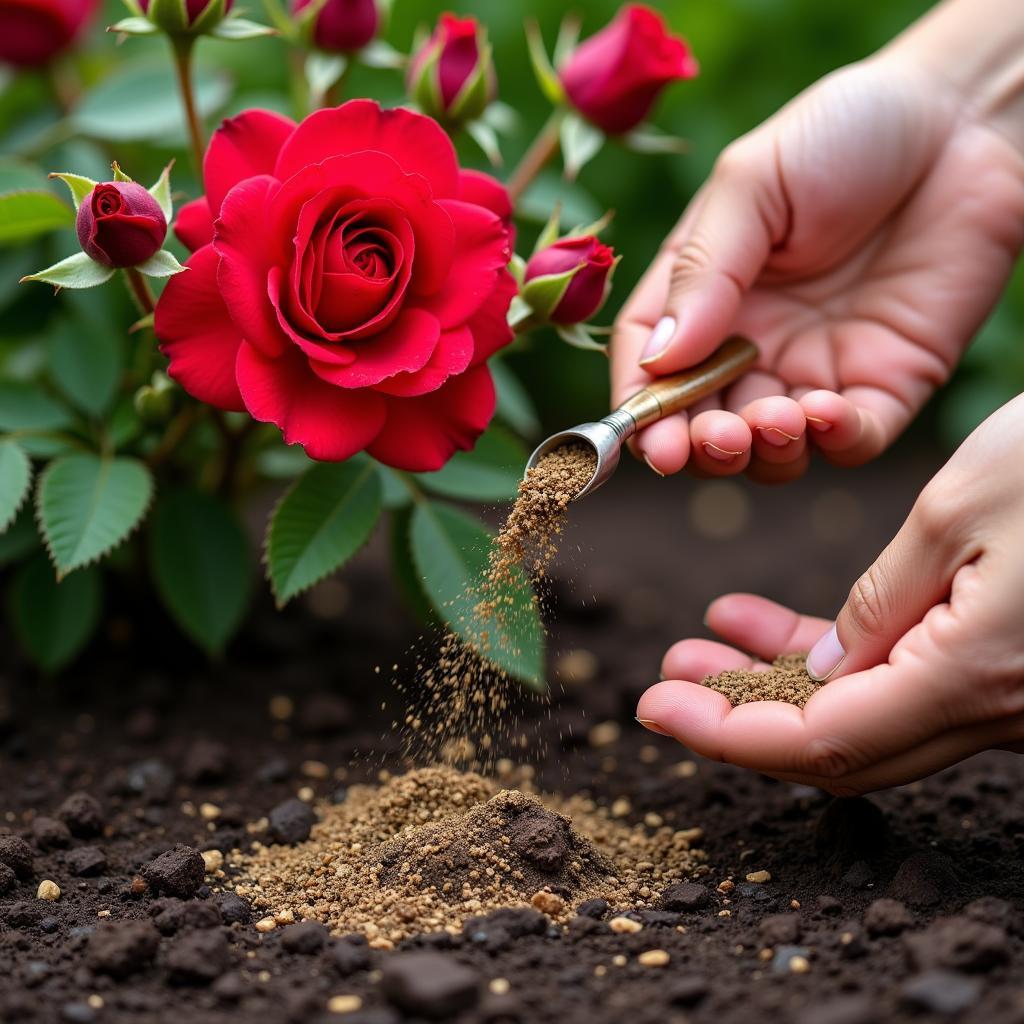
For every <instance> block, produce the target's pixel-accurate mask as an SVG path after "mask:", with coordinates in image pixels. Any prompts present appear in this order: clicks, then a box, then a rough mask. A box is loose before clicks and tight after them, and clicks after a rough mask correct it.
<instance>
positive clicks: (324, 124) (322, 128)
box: [275, 100, 458, 197]
mask: <svg viewBox="0 0 1024 1024" xmlns="http://www.w3.org/2000/svg"><path fill="white" fill-rule="evenodd" d="M365 150H376V151H378V152H383V153H387V154H389V155H390V156H392V157H393V158H394V159H395V160H396V161H397V162H398V164H399V165H400V166H401V168H402V170H404V171H406V172H407V173H414V174H419V175H422V177H424V178H425V179H426V180H427V181H428V182H430V186H431V189H432V191H433V194H434V196H436V197H449V196H455V195H456V194H457V192H458V162H457V161H456V158H455V149H454V147H453V146H452V143H451V140H450V139H449V138H448V136H447V135H446V134H445V133H444V131H443V130H442V129H441V127H440V126H439V125H438V124H437V122H436V121H433V120H431V118H429V117H424V116H423V115H422V114H414V113H413V112H412V111H410V110H401V109H397V110H382V109H381V107H380V106H379V105H378V104H376V103H374V102H373V101H372V100H350V101H349V102H348V103H343V104H342V105H341V106H340V107H332V108H328V109H326V110H317V111H315V112H314V113H312V114H310V115H309V117H307V118H306V119H305V120H304V121H303V122H302V124H300V125H299V127H298V128H297V129H296V130H295V133H294V135H292V137H291V138H290V139H289V140H288V141H287V142H286V143H285V144H284V146H283V147H282V148H281V153H280V156H279V157H278V159H277V166H276V169H275V173H276V175H277V176H278V177H279V178H280V179H281V180H282V181H284V180H286V179H287V178H290V177H291V176H292V175H293V174H297V173H298V172H299V171H301V170H302V169H303V168H304V167H306V166H307V165H309V164H317V163H321V162H322V161H324V160H327V159H329V158H330V157H335V156H340V155H345V154H350V153H358V152H361V151H365Z"/></svg>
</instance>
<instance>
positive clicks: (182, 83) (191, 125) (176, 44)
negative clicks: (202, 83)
mask: <svg viewBox="0 0 1024 1024" xmlns="http://www.w3.org/2000/svg"><path fill="white" fill-rule="evenodd" d="M194 44H195V40H194V39H191V38H188V37H182V38H178V39H173V40H172V41H171V46H172V49H173V50H174V66H175V69H176V70H177V72H178V85H179V87H180V88H181V100H182V102H183V103H184V105H185V121H186V123H187V125H188V137H189V140H190V142H191V144H192V160H193V162H194V163H195V169H196V173H197V174H200V175H202V173H203V154H204V153H205V152H206V142H205V141H204V139H203V124H202V121H200V119H199V111H198V110H196V98H195V93H194V91H193V89H192V47H193V45H194Z"/></svg>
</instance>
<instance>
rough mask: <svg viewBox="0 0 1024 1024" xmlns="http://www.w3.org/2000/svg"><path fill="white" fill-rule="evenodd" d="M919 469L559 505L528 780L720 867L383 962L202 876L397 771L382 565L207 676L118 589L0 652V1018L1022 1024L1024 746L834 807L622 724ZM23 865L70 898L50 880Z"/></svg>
mask: <svg viewBox="0 0 1024 1024" xmlns="http://www.w3.org/2000/svg"><path fill="white" fill-rule="evenodd" d="M933 466H934V462H931V463H929V462H922V463H919V462H914V461H911V460H909V459H908V458H907V457H906V456H904V457H902V458H901V457H900V456H898V455H897V456H892V457H891V458H890V459H889V460H887V461H886V462H883V463H882V464H881V465H879V466H876V467H874V468H871V469H868V470H864V471H860V472H857V473H849V472H847V473H843V474H838V473H834V472H832V471H827V470H826V471H821V472H818V473H817V474H816V476H815V478H814V479H813V481H812V482H811V483H808V484H801V485H795V486H792V487H787V488H785V489H781V490H778V491H765V490H761V489H753V488H751V489H747V487H746V485H733V484H729V485H727V486H723V485H722V484H721V483H712V484H705V485H699V486H698V485H695V484H694V483H693V482H692V481H682V480H681V481H679V482H675V481H657V480H654V479H653V478H650V479H648V477H647V476H646V475H644V474H642V473H641V472H633V473H632V475H630V472H631V469H632V467H627V466H624V467H623V470H622V471H621V472H622V475H621V476H620V478H619V479H617V480H616V481H615V482H614V483H613V484H612V485H609V486H608V487H606V488H604V489H603V490H602V491H601V492H600V493H599V494H598V495H596V496H595V497H594V498H588V499H586V501H584V502H581V503H580V505H579V507H578V510H577V509H576V508H575V507H574V515H573V526H572V528H571V533H570V535H569V536H570V538H571V543H568V544H567V545H566V546H567V548H573V549H575V548H576V547H577V546H578V547H579V549H580V554H579V556H578V558H577V559H576V564H575V565H574V566H572V567H569V568H567V567H566V566H564V565H563V566H562V568H561V569H560V570H558V571H557V572H556V574H555V576H556V579H555V582H556V589H557V591H558V599H559V603H558V608H559V617H558V620H557V622H556V634H555V639H554V641H553V645H552V646H553V649H554V654H553V657H552V677H553V678H554V679H556V680H561V684H560V686H558V687H556V690H558V691H561V690H563V688H564V692H556V700H555V701H554V703H553V705H552V707H551V709H550V712H549V711H548V710H547V709H544V708H542V707H540V706H537V708H536V710H535V711H534V712H533V714H534V715H535V718H534V719H533V720H532V724H531V720H527V721H526V722H525V723H524V724H525V725H526V726H528V727H529V729H528V731H529V732H530V735H531V738H532V739H533V740H534V741H536V744H537V749H544V748H545V746H546V748H547V751H548V753H547V755H546V756H545V757H544V758H543V760H542V761H541V762H540V763H539V764H538V765H537V772H536V778H535V782H536V784H537V786H538V788H540V789H543V790H545V791H561V792H563V793H565V792H580V791H586V792H587V793H589V795H590V797H591V798H592V800H593V801H594V802H595V803H596V804H597V805H601V806H604V807H606V808H607V809H608V814H609V815H610V816H611V817H612V818H613V819H615V820H617V821H621V822H623V823H626V824H632V825H636V826H637V827H638V828H641V829H642V830H644V831H645V832H650V831H657V830H658V829H659V828H667V829H669V830H675V831H677V832H680V833H684V834H689V835H691V837H692V839H693V842H694V844H695V845H697V846H699V847H700V848H702V849H703V850H704V851H705V853H706V858H707V859H706V863H705V865H704V867H705V868H706V870H705V871H704V873H701V872H700V871H695V872H693V873H692V874H691V876H690V877H688V878H680V879H678V880H675V881H674V882H673V884H672V885H671V886H670V887H669V888H668V889H666V891H664V892H663V894H662V896H661V898H660V899H659V900H658V901H657V904H656V905H655V906H653V907H650V908H648V909H643V910H639V911H637V910H635V909H634V908H633V907H630V906H628V905H614V906H609V905H607V904H606V901H604V900H602V899H590V900H586V901H584V902H583V903H582V904H581V905H580V906H577V907H571V908H570V911H569V913H568V914H567V917H568V923H567V924H566V925H565V926H561V925H557V924H553V922H552V918H551V917H549V916H548V915H546V914H544V913H541V912H539V911H538V910H537V909H535V908H533V907H519V908H516V909H511V910H501V911H497V912H496V913H493V914H490V915H481V916H478V917H476V918H471V919H470V920H469V921H468V922H467V923H466V927H465V928H464V929H463V930H462V931H461V932H459V933H457V934H454V935H453V934H449V933H442V934H440V935H434V936H431V937H427V938H422V937H421V938H417V937H413V938H411V939H407V940H405V941H404V942H402V943H400V944H399V947H398V948H397V949H396V950H394V951H385V950H380V949H372V948H370V947H369V946H368V945H366V944H365V940H363V939H356V938H346V937H337V936H332V935H331V934H330V933H329V932H328V930H327V929H326V928H325V927H324V926H323V925H322V924H320V923H319V922H315V921H310V922H306V923H299V922H295V923H292V922H290V921H289V920H288V915H287V914H282V915H281V920H280V921H278V920H274V922H273V926H272V927H268V926H266V925H263V926H262V927H261V928H260V929H257V927H256V924H257V922H258V921H260V922H261V923H262V916H261V915H262V914H263V911H262V910H261V911H259V912H258V913H257V914H254V913H253V910H252V908H251V907H250V906H249V904H248V903H246V902H245V901H244V900H242V899H240V898H239V897H238V896H236V895H234V894H232V893H230V892H226V891H221V892H217V891H216V890H217V889H223V888H224V886H225V883H226V882H227V881H228V880H229V878H230V872H231V870H232V869H231V867H230V864H229V863H228V861H227V859H225V860H224V861H223V862H222V861H221V860H220V856H219V855H222V854H230V851H231V850H232V849H235V848H243V849H244V848H247V847H249V846H251V844H252V842H253V841H254V840H255V839H257V838H258V836H260V835H263V834H266V830H269V829H271V828H273V829H275V830H277V834H279V837H280V838H279V840H278V841H283V842H294V843H301V842H303V841H304V838H305V837H306V836H308V835H309V834H310V829H311V827H313V823H312V822H311V820H310V815H309V814H308V809H309V806H310V803H311V801H312V802H313V803H314V804H315V802H316V800H318V799H324V800H330V801H343V800H344V799H345V798H346V796H347V790H348V788H349V787H351V786H352V785H354V784H356V783H358V782H361V781H365V780H372V781H376V779H377V773H378V771H379V770H380V769H381V768H382V767H385V766H392V767H394V766H395V762H396V760H397V757H398V755H399V753H400V748H401V742H400V739H399V737H397V736H394V735H392V734H390V732H389V731H388V726H389V723H390V722H391V721H392V720H393V719H394V717H395V709H393V708H390V707H388V708H384V709H382V708H381V702H382V700H385V699H388V700H390V699H391V698H390V695H385V694H382V692H381V689H380V685H379V679H378V678H377V677H375V676H374V674H373V666H374V665H377V664H385V665H387V664H391V663H392V662H393V661H394V652H396V651H401V650H405V649H406V648H407V647H408V645H409V643H410V642H411V641H412V640H413V639H414V638H415V635H416V633H417V632H418V628H417V627H416V626H415V624H413V623H411V622H408V620H407V619H406V618H405V617H404V616H403V614H402V613H401V612H400V610H399V609H398V608H397V607H396V606H395V604H394V601H393V597H392V595H391V591H390V587H389V584H388V582H387V580H386V577H385V575H384V573H383V572H382V571H381V568H380V566H381V559H382V554H381V552H380V550H378V549H371V550H370V551H369V552H367V553H366V554H365V555H364V556H362V557H361V559H360V561H359V563H358V564H357V565H355V566H354V567H353V569H352V571H351V572H350V573H348V575H347V576H346V577H345V578H344V583H343V585H339V584H337V583H333V584H331V585H329V587H328V588H327V589H326V590H321V591H320V592H319V593H318V594H317V595H315V597H314V599H313V600H311V601H310V602H308V603H307V604H306V606H305V608H304V609H303V608H297V609H296V610H295V611H293V612H290V613H289V614H287V615H285V616H277V615H275V614H274V613H272V612H271V611H270V610H269V609H266V610H262V611H259V612H258V613H257V614H256V615H255V616H254V618H253V621H252V624H251V626H250V628H249V629H248V630H247V631H246V633H245V635H244V636H243V637H242V638H241V639H240V640H239V642H238V643H237V644H236V645H235V646H234V648H233V650H232V652H231V656H230V658H229V660H228V662H227V664H226V665H225V666H220V667H215V668H208V667H206V666H205V665H204V664H203V663H202V662H201V661H200V660H199V659H198V658H196V657H194V656H193V655H191V654H189V653H188V652H187V651H186V650H185V649H184V646H183V645H182V644H181V643H180V642H179V641H178V640H177V638H176V636H175V635H174V634H173V631H172V629H171V627H170V626H167V625H166V624H165V623H164V621H163V620H162V619H161V618H160V617H159V616H158V614H157V613H156V612H155V611H154V610H152V609H149V608H148V607H147V605H146V602H145V598H144V595H142V594H141V593H133V592H125V593H122V594H121V595H120V601H119V607H120V608H121V609H123V611H122V612H119V613H117V614H116V615H114V616H112V617H111V618H110V620H109V621H108V624H107V625H108V628H107V631H106V634H107V635H106V638H105V640H104V643H103V644H101V645H99V646H98V647H97V649H96V650H94V651H93V652H91V654H90V656H89V658H88V659H87V660H86V661H85V662H84V663H83V665H82V666H81V667H80V668H79V669H78V670H76V671H74V672H72V673H70V674H69V675H68V676H67V677H66V678H65V679H62V680H61V681H59V682H54V683H45V682H43V683H40V682H39V681H38V680H36V679H33V678H32V676H31V675H30V674H29V672H28V671H27V670H26V669H25V668H24V667H23V666H22V665H21V664H20V663H19V662H18V661H17V660H16V658H15V656H14V655H13V654H12V653H11V651H12V644H11V643H10V642H6V643H4V647H3V649H4V651H5V654H4V658H5V661H4V662H3V663H2V667H0V814H2V815H3V817H2V819H0V830H6V832H7V833H9V834H10V835H12V836H17V837H19V838H21V839H22V840H24V841H23V842H17V841H15V840H13V839H10V838H3V839H0V863H2V864H3V865H4V867H2V868H0V1020H2V1021H4V1022H8V1021H10V1022H15V1021H17V1022H19V1024H20V1022H30V1024H31V1022H36V1021H39V1022H51V1021H54V1022H63V1021H71V1022H82V1024H90V1022H97V1024H102V1022H117V1024H121V1022H125V1024H127V1022H132V1024H139V1022H141V1024H147V1022H158V1021H159V1022H164V1021H180V1020H187V1021H189V1024H213V1022H223V1024H229V1022H230V1024H234V1022H243V1021H244V1022H250V1021H267V1022H278V1021H283V1022H290V1021H296V1022H299V1021H301V1022H303V1024H305V1022H312V1024H326V1022H328V1021H333V1022H341V1021H344V1022H347V1024H396V1022H400V1021H409V1022H412V1021H421V1020H425V1019H426V1020H431V1019H432V1020H453V1021H458V1022H461V1024H470V1022H474V1024H475V1022H484V1021H487V1022H492V1024H497V1022H509V1024H511V1022H516V1021H521V1022H523V1024H532V1022H542V1024H543V1022H549V1021H550V1022H558V1024H575V1022H584V1021H585V1022H588V1024H591V1022H606V1021H607V1022H615V1024H618V1022H621V1021H623V1020H626V1019H628V1020H629V1021H630V1022H631V1024H647V1022H651V1024H655V1022H657V1024H665V1022H679V1024H682V1022H683V1021H694V1022H697V1024H700V1022H704V1021H707V1022H714V1024H741V1022H742V1024H746V1022H748V1021H751V1020H759V1019H770V1020H772V1021H777V1022H780V1024H787V1022H790V1021H792V1022H794V1024H859V1022H862V1024H870V1022H876V1021H908V1022H909V1021H939V1020H950V1019H953V1020H962V1021H971V1022H974V1021H977V1022H985V1024H990V1022H995V1024H1010V1022H1021V1021H1024V989H1022V987H1021V984H1020V981H1019V979H1020V976H1021V969H1022V967H1024V918H1022V914H1021V908H1022V907H1024V873H1022V871H1021V867H1020V860H1021V848H1022V843H1024V807H1022V805H1021V802H1020V797H1019V793H1020V791H1021V788H1022V786H1024V761H1022V760H1021V759H1019V758H1018V757H1017V756H1016V755H1012V754H999V753H992V754H986V755H983V756H980V757H978V758H975V759H972V760H971V761H969V762H967V763H965V764H963V765H961V766H958V767H956V768H953V769H950V770H949V771H947V772H944V773H943V774H941V775H939V776H936V777H935V778H932V779H928V780H925V781H923V782H921V783H918V784H915V785H912V786H908V787H905V788H902V789H899V790H894V791H890V792H887V793H883V794H877V795H874V796H872V797H870V798H869V799H857V800H844V801H835V800H831V799H830V798H828V797H827V796H826V795H824V794H822V793H820V792H818V791H816V790H813V789H809V788H806V787H802V786H794V785H789V784H783V783H778V782H773V781H771V780H768V779H764V778H760V777H758V776H756V775H753V774H751V773H749V772H746V771H743V770H740V769H734V768H732V767H729V766H725V765H718V764H713V763H710V762H707V761H704V760H702V759H700V758H698V757H695V756H693V755H692V754H690V753H689V752H687V751H686V750H684V749H682V748H680V747H679V746H677V745H676V744H674V743H672V742H670V741H668V740H665V739H662V738H659V737H656V736H653V735H652V734H649V733H646V732H644V731H642V730H641V729H640V728H639V727H638V726H636V725H635V723H634V722H633V714H634V709H635V701H636V698H637V696H638V694H639V693H640V692H641V690H642V689H643V687H644V686H646V685H648V684H649V683H651V682H652V681H653V680H655V679H656V678H657V670H658V662H659V660H660V657H661V654H662V653H663V651H664V649H665V648H666V647H667V646H668V645H669V643H670V642H671V641H672V640H674V639H676V638H677V637H678V636H681V635H687V634H691V633H693V632H694V631H697V630H698V629H699V626H698V625H697V624H699V622H700V619H701V615H702V613H703V608H704V606H705V605H706V603H707V601H708V600H709V599H710V598H711V597H713V596H716V595H717V594H718V593H720V592H722V591H725V590H728V589H731V588H732V589H741V588H742V589H747V590H752V591H756V592H764V593H767V594H768V595H769V596H771V597H773V598H776V599H779V600H786V601H789V602H790V603H793V604H795V605H796V606H798V607H800V608H803V609H805V610H807V611H814V612H818V613H821V614H828V613H829V612H831V611H833V610H834V609H835V607H837V606H838V605H839V603H840V602H841V601H842V598H843V596H844V592H845V589H846V587H847V586H848V585H849V582H850V580H851V579H853V578H854V577H855V576H856V574H857V573H858V572H860V571H862V569H863V567H864V565H865V564H867V562H868V561H869V560H870V559H871V558H872V557H873V556H874V554H875V553H876V552H877V551H878V550H880V548H881V547H882V545H883V544H884V543H885V542H886V541H887V540H888V538H889V537H890V536H891V534H892V533H893V532H894V530H895V528H896V527H897V526H898V525H899V522H900V521H901V519H902V517H903V516H904V515H905V513H906V511H907V510H908V509H909V507H910V504H911V502H912V499H913V497H914V494H915V493H916V491H917V489H918V488H919V487H920V486H921V485H922V484H923V482H924V481H925V480H926V479H927V476H928V474H929V471H930V470H931V469H932V468H933ZM823 496H827V497H828V500H827V501H825V498H824V497H823ZM751 501H754V502H756V510H757V515H756V517H754V516H753V514H752V506H751ZM709 509H710V512H709ZM869 509H870V514H868V510H869ZM570 571H571V573H572V575H573V578H574V579H575V581H576V582H575V585H574V586H572V587H570V586H567V585H566V584H564V582H562V583H559V582H558V580H559V579H561V580H563V581H564V580H565V579H566V578H567V572H570ZM353 595H358V599H355V597H354V596H353ZM129 611H130V613H131V614H130V615H129ZM147 623H150V624H151V625H149V626H147V625H146V624H147ZM79 794H84V796H82V795H79ZM86 797H88V799H87V798H86ZM300 805H301V806H300ZM261 818H266V819H267V820H266V822H265V823H260V819H261ZM254 823H260V824H262V827H263V829H264V832H263V833H259V832H255V831H252V829H253V825H254ZM535 824H536V823H535ZM541 824H545V823H543V822H542V823H541ZM546 824H550V822H547V823H546ZM524 827H525V826H524ZM697 830H701V831H697ZM509 838H510V842H513V841H514V842H522V843H524V844H525V846H529V843H528V842H527V840H526V839H524V837H522V836H518V837H513V836H510V837H509ZM542 838H543V837H542ZM545 842H548V843H549V845H550V844H551V843H554V844H555V845H556V846H557V837H552V836H548V838H547V840H545ZM543 846H544V843H543V842H541V843H540V844H539V846H538V849H540V848H541V847H543ZM541 852H542V853H543V851H541ZM557 855H558V851H557V850H554V852H553V853H552V854H551V856H552V857H555V859H557ZM197 858H199V860H200V861H201V862H202V864H201V868H200V864H199V863H198V861H197ZM200 870H201V871H202V873H203V877H200ZM218 872H222V873H223V874H218ZM765 872H766V873H767V876H766V875H765V874H764V873H765ZM748 876H749V877H751V878H754V879H762V880H761V881H748ZM769 876H770V877H769ZM44 881H49V882H53V883H55V885H56V886H57V887H58V888H59V890H60V897H59V899H57V900H45V899H39V898H37V892H38V891H39V888H40V884H41V883H42V882H44ZM551 888H552V890H554V889H555V888H557V885H556V886H554V887H551ZM554 894H555V895H558V894H557V893H554Z"/></svg>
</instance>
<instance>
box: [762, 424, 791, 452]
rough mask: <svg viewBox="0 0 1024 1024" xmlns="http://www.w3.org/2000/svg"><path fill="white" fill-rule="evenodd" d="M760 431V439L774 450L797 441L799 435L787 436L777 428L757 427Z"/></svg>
mask: <svg viewBox="0 0 1024 1024" xmlns="http://www.w3.org/2000/svg"><path fill="white" fill-rule="evenodd" d="M757 429H758V430H760V431H761V437H763V438H764V439H765V440H766V441H767V442H768V443H769V444H773V445H775V447H776V448H783V447H785V446H786V445H787V444H789V443H790V442H792V441H799V440H800V437H799V435H794V434H787V433H786V432H785V431H784V430H779V428H778V427H758V428H757Z"/></svg>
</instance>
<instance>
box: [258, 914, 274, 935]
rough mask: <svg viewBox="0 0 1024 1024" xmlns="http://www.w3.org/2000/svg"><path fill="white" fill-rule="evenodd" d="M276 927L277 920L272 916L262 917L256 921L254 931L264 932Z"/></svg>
mask: <svg viewBox="0 0 1024 1024" xmlns="http://www.w3.org/2000/svg"><path fill="white" fill-rule="evenodd" d="M276 927H277V922H276V921H275V920H274V919H273V918H272V917H264V918H263V919H262V920H260V921H257V922H256V931H258V932H262V933H264V934H266V933H267V932H272V931H273V930H274V929H275V928H276Z"/></svg>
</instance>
